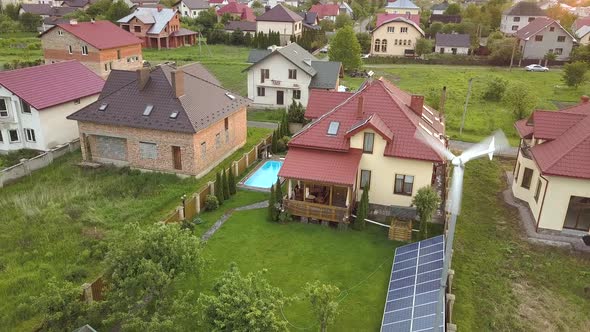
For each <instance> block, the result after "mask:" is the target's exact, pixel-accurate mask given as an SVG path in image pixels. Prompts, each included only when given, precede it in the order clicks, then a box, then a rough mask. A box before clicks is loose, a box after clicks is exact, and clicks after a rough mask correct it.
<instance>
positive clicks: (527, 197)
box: [512, 152, 561, 229]
mask: <svg viewBox="0 0 590 332" xmlns="http://www.w3.org/2000/svg"><path fill="white" fill-rule="evenodd" d="M518 164H520V168H518V167H517V169H516V171H518V176H517V175H516V174H515V178H516V180H515V181H513V182H512V193H513V194H514V197H516V198H518V199H521V200H523V201H525V202H526V203H527V204H528V206H529V208H530V209H531V212H532V213H533V216H534V218H535V221H538V218H539V211H540V210H541V204H542V202H543V195H544V192H545V186H546V185H547V183H546V182H547V181H545V180H544V179H543V178H541V192H540V194H539V201H538V202H536V201H535V192H536V190H537V181H538V180H539V174H540V172H539V168H538V167H537V164H536V163H535V162H534V161H533V160H532V159H527V158H525V157H523V155H522V153H520V152H519V154H518V158H517V165H518ZM525 168H530V169H532V170H533V177H532V178H531V187H530V188H529V189H526V188H523V187H522V178H523V176H524V169H525ZM516 171H515V172H516ZM559 229H561V228H559Z"/></svg>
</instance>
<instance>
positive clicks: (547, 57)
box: [543, 51, 557, 67]
mask: <svg viewBox="0 0 590 332" xmlns="http://www.w3.org/2000/svg"><path fill="white" fill-rule="evenodd" d="M543 58H544V59H545V67H547V64H548V63H549V61H555V59H557V54H555V53H553V52H551V51H549V52H547V54H545V56H544V57H543Z"/></svg>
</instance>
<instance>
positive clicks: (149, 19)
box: [117, 7, 177, 35]
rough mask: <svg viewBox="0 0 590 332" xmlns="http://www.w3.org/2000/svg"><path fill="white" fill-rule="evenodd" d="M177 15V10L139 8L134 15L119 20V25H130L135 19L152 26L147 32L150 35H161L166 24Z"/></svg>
mask: <svg viewBox="0 0 590 332" xmlns="http://www.w3.org/2000/svg"><path fill="white" fill-rule="evenodd" d="M176 13H177V10H176V9H171V8H161V7H156V8H153V7H137V8H136V9H135V11H133V13H131V14H129V15H127V16H125V17H123V18H121V19H120V20H118V21H117V22H118V23H129V21H131V20H132V19H134V18H137V19H138V20H140V21H141V22H143V23H144V24H151V25H152V26H151V27H150V29H149V30H148V31H147V33H149V34H156V35H157V34H160V33H161V32H162V30H164V28H165V27H166V24H168V22H170V20H171V19H172V18H173V17H174V15H175V14H176Z"/></svg>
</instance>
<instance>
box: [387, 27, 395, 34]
mask: <svg viewBox="0 0 590 332" xmlns="http://www.w3.org/2000/svg"><path fill="white" fill-rule="evenodd" d="M387 32H390V33H393V32H395V27H387Z"/></svg>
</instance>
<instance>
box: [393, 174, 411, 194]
mask: <svg viewBox="0 0 590 332" xmlns="http://www.w3.org/2000/svg"><path fill="white" fill-rule="evenodd" d="M413 189H414V176H413V175H403V174H396V175H395V186H394V188H393V193H394V194H398V195H408V196H412V190H413Z"/></svg>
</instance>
